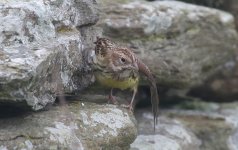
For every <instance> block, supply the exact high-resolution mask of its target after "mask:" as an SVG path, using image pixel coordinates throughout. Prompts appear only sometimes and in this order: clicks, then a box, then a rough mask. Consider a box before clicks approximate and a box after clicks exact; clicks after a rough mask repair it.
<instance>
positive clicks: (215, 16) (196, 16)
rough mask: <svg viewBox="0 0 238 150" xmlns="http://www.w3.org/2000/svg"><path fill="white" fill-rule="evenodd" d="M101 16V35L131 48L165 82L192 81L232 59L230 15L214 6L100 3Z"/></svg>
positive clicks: (234, 36)
mask: <svg viewBox="0 0 238 150" xmlns="http://www.w3.org/2000/svg"><path fill="white" fill-rule="evenodd" d="M101 18H102V19H101V20H100V21H99V23H98V26H100V27H102V28H103V35H104V36H106V37H109V38H111V39H113V40H114V41H115V42H119V43H122V44H124V45H125V46H128V47H131V48H132V49H133V50H134V52H135V53H137V54H138V56H139V57H140V58H141V59H142V60H143V61H144V62H145V63H146V64H147V65H148V66H150V68H151V70H152V72H154V73H155V75H156V77H157V79H158V83H160V85H162V86H165V87H169V88H171V87H176V88H177V87H179V88H185V87H186V88H187V87H191V86H194V85H198V84H200V83H202V82H203V81H204V80H205V79H207V78H208V77H209V76H211V75H213V74H216V73H217V72H219V69H220V67H221V66H222V65H223V64H225V63H227V62H229V61H232V60H234V59H235V58H234V56H235V51H236V49H237V39H238V36H237V33H236V30H235V26H234V18H233V16H232V15H230V14H228V13H225V12H222V11H219V10H215V9H210V8H205V7H201V6H200V7H199V6H196V5H191V4H186V3H182V2H177V1H156V2H143V1H136V2H129V3H126V4H120V3H119V2H118V3H113V4H112V3H106V2H105V3H102V17H101ZM221 41H222V42H221Z"/></svg>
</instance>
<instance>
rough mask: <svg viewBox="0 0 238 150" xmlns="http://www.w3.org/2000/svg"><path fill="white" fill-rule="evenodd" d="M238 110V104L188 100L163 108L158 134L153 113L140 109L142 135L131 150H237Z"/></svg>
mask: <svg viewBox="0 0 238 150" xmlns="http://www.w3.org/2000/svg"><path fill="white" fill-rule="evenodd" d="M188 106H190V107H188ZM237 111H238V103H224V104H218V103H210V102H201V101H197V102H191V101H188V102H186V104H185V103H181V104H179V105H176V107H173V108H172V109H163V110H161V111H160V117H159V122H158V125H157V126H156V134H153V128H151V125H152V124H153V121H151V119H152V115H151V113H148V110H140V111H137V112H136V119H137V120H138V134H139V135H138V137H137V139H136V140H135V141H134V143H132V144H131V150H135V149H138V150H143V149H161V150H163V149H171V150H181V149H182V150H191V149H195V150H196V149H198V150H210V149H226V150H237V149H238V145H237V140H238V136H237V135H238V134H237V129H238V115H237Z"/></svg>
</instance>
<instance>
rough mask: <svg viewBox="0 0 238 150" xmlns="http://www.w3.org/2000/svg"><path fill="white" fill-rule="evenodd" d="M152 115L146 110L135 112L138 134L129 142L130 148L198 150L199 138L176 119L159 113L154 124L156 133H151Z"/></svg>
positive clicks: (145, 149)
mask: <svg viewBox="0 0 238 150" xmlns="http://www.w3.org/2000/svg"><path fill="white" fill-rule="evenodd" d="M151 119H152V115H151V114H150V113H148V112H147V111H144V112H143V111H139V112H137V120H138V132H139V135H138V137H137V138H136V140H135V141H134V142H133V143H132V144H131V150H134V149H138V150H147V149H159V150H168V149H170V150H180V149H183V150H189V149H193V150H198V149H199V146H200V145H201V142H200V140H198V139H197V137H196V136H195V135H194V134H193V133H192V132H191V131H190V130H189V129H188V128H186V127H185V126H184V125H182V124H181V123H180V122H179V121H178V120H175V119H171V118H168V117H166V116H164V115H163V114H162V115H160V117H159V120H158V124H157V126H156V134H153V128H151V127H149V126H151V125H152V122H151Z"/></svg>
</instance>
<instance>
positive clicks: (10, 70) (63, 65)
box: [0, 0, 98, 110]
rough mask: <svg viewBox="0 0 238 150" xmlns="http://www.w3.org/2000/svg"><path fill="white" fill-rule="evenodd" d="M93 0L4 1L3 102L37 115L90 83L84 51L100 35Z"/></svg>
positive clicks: (0, 9) (0, 43) (0, 16)
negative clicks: (59, 97)
mask: <svg viewBox="0 0 238 150" xmlns="http://www.w3.org/2000/svg"><path fill="white" fill-rule="evenodd" d="M97 20H98V15H97V11H96V9H95V1H93V0H80V1H79V0H76V1H74V0H61V1H53V0H52V1H51V0H46V1H45V0H31V1H25V0H20V1H19V0H11V1H1V2H0V22H1V26H0V32H1V34H0V58H1V59H0V91H1V92H0V103H16V102H22V103H25V104H27V105H29V106H31V107H32V108H33V109H34V110H39V109H42V108H43V107H45V105H47V104H48V103H53V102H54V100H55V96H56V95H58V94H59V95H60V94H63V93H72V92H73V91H75V90H79V89H82V88H83V87H85V86H87V85H88V84H89V83H90V82H91V77H88V76H87V75H82V69H83V67H84V66H85V65H84V63H83V54H82V53H83V52H84V51H85V48H86V46H87V45H88V44H89V43H92V41H93V39H94V36H95V35H96V34H97V31H96V30H94V28H92V26H91V25H93V24H95V23H96V21H97Z"/></svg>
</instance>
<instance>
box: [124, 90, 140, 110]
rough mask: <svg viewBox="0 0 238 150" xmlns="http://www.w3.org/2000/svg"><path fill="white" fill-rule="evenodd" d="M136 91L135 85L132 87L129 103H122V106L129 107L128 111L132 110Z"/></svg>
mask: <svg viewBox="0 0 238 150" xmlns="http://www.w3.org/2000/svg"><path fill="white" fill-rule="evenodd" d="M136 93H137V86H135V87H134V88H133V96H132V98H131V102H130V104H129V105H122V107H125V108H129V110H130V111H133V102H134V99H135V96H136Z"/></svg>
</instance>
